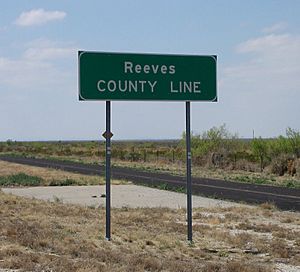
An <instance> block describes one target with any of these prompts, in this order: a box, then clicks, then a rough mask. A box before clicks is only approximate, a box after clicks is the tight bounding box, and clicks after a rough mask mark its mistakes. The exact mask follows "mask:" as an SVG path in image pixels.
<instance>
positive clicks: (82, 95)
mask: <svg viewBox="0 0 300 272" xmlns="http://www.w3.org/2000/svg"><path fill="white" fill-rule="evenodd" d="M78 64H79V65H78V72H79V73H78V87H79V88H78V90H79V94H78V96H79V100H81V101H84V100H86V101H89V100H90V101H93V100H104V101H106V131H105V132H104V133H103V137H104V138H105V139H106V239H107V240H110V239H111V229H110V223H111V222H110V205H111V198H110V187H111V186H110V175H111V173H110V159H111V147H110V144H111V141H110V139H111V137H112V135H113V134H112V133H111V131H110V129H111V128H110V114H111V111H110V110H111V109H110V106H111V104H110V103H111V101H122V100H124V101H185V103H186V180H187V225H188V233H187V238H188V241H189V242H192V239H193V237H192V236H193V233H192V179H191V163H192V161H191V160H192V158H191V126H190V102H191V101H210V102H217V100H218V96H217V56H215V55H208V56H198V55H160V54H132V53H111V52H110V53H109V52H88V51H79V52H78Z"/></svg>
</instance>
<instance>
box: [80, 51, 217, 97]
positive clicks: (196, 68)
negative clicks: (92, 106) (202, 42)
mask: <svg viewBox="0 0 300 272" xmlns="http://www.w3.org/2000/svg"><path fill="white" fill-rule="evenodd" d="M78 62H79V99H80V100H165V101H166V100H170V101H171V100H175V101H213V102H215V101H217V73H216V72H217V67H216V66H217V65H216V64H217V57H216V56H196V55H153V54H122V53H102V52H85V51H79V52H78Z"/></svg>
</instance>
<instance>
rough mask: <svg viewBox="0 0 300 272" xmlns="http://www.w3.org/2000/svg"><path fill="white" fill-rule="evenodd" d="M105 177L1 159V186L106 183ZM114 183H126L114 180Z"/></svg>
mask: <svg viewBox="0 0 300 272" xmlns="http://www.w3.org/2000/svg"><path fill="white" fill-rule="evenodd" d="M104 184H105V181H104V178H103V177H99V176H88V175H81V174H76V173H70V172H66V171H62V170H57V169H50V168H42V167H36V166H29V165H21V164H16V163H10V162H5V161H1V160H0V187H1V186H2V187H17V186H69V185H104ZM112 184H115V185H117V184H126V182H125V181H122V180H113V181H112Z"/></svg>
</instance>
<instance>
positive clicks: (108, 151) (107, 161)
mask: <svg viewBox="0 0 300 272" xmlns="http://www.w3.org/2000/svg"><path fill="white" fill-rule="evenodd" d="M105 134H106V135H105V136H106V137H105V139H106V140H105V144H106V148H105V171H106V172H105V179H106V236H105V237H106V239H107V240H108V241H110V204H111V201H110V158H111V145H110V138H111V136H112V133H111V131H110V101H106V131H105Z"/></svg>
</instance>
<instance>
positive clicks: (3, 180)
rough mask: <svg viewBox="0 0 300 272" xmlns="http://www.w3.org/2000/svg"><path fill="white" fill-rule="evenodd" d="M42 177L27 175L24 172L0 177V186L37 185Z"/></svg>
mask: <svg viewBox="0 0 300 272" xmlns="http://www.w3.org/2000/svg"><path fill="white" fill-rule="evenodd" d="M42 181H43V179H42V178H40V177H37V176H29V175H26V174H24V173H20V174H16V175H10V176H3V177H0V186H12V185H21V186H38V185H40V184H41V183H42Z"/></svg>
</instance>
